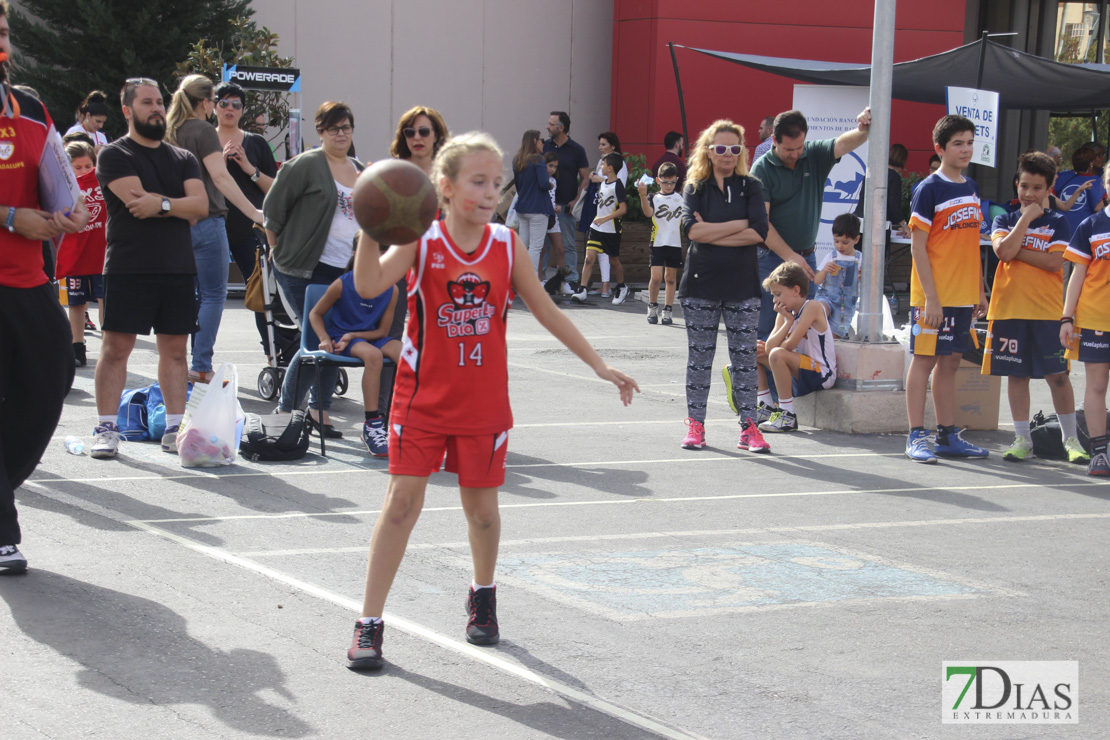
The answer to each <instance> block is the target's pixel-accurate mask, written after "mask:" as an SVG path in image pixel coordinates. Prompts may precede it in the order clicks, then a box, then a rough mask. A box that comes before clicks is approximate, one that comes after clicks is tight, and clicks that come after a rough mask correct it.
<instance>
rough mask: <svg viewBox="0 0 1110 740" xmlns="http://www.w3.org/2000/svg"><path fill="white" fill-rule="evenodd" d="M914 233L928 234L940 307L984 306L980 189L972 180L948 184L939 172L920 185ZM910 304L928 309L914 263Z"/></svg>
mask: <svg viewBox="0 0 1110 740" xmlns="http://www.w3.org/2000/svg"><path fill="white" fill-rule="evenodd" d="M910 212H911V216H910V229H911V230H912V229H920V230H922V231H925V232H928V235H929V237H928V240H927V241H926V243H925V244H926V249H927V253H928V255H929V266H930V267H931V268H932V272H933V282H934V283H935V284H936V288H937V297H938V298H940V305H941V306H973V305H976V304H978V303H979V287H980V280H981V279H982V268H981V267H980V266H979V225H980V222H981V221H982V220H983V214H982V211H981V210H980V207H979V186H978V185H976V184H975V181H974V180H972V179H970V178H964V181H963V182H955V181H953V180H949V179H948V178H947V177H945V176H944V175H942V174H941V173H940V172H939V171H937V172H934V173H933V174H931V175H929V176H928V177H926V178H925V179H924V180H922V181H921V187H919V188H918V189H917V192H915V193H914V196H913V201H912V203H911V204H910ZM910 305H912V306H917V307H921V306H924V305H925V290H924V289H923V288H922V287H921V279H920V278H919V277H918V274H917V264H916V262H915V263H914V266H913V275H912V277H911V282H910Z"/></svg>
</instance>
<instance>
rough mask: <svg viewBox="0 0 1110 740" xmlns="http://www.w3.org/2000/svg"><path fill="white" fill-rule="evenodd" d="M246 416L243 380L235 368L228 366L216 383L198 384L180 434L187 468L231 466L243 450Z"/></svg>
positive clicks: (221, 369) (220, 370)
mask: <svg viewBox="0 0 1110 740" xmlns="http://www.w3.org/2000/svg"><path fill="white" fill-rule="evenodd" d="M243 421H244V414H243V409H242V407H241V406H240V405H239V378H238V374H237V373H236V371H235V366H234V365H232V364H231V363H230V362H225V363H224V364H223V365H220V366H219V367H218V368H216V372H215V373H214V374H213V375H212V380H211V381H210V382H209V383H208V384H207V385H204V384H197V385H196V386H195V387H194V388H193V393H192V395H191V396H190V398H189V403H187V404H186V405H185V418H184V419H183V420H182V422H181V428H180V429H179V430H178V433H177V454H178V457H180V458H181V464H182V466H184V467H186V468H210V467H216V466H218V465H230V464H231V463H232V462H234V461H235V455H236V452H237V450H238V449H239V437H240V436H241V435H242V433H243Z"/></svg>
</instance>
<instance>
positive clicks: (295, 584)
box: [126, 521, 707, 740]
mask: <svg viewBox="0 0 1110 740" xmlns="http://www.w3.org/2000/svg"><path fill="white" fill-rule="evenodd" d="M126 524H129V525H131V526H133V527H136V528H137V529H140V530H142V531H145V532H148V533H150V534H153V535H156V536H158V537H162V538H164V539H167V540H169V541H171V542H174V543H176V544H178V545H181V546H182V547H185V548H188V549H190V550H192V551H194V552H198V553H200V554H202V555H206V556H207V557H210V558H213V559H215V560H220V561H223V562H225V563H228V564H230V565H235V566H238V567H240V568H243V569H245V570H249V571H253V572H254V573H257V574H259V575H262V576H265V577H266V578H269V579H271V580H274V581H277V582H279V583H284V584H285V585H287V586H290V587H292V588H296V589H298V590H300V591H303V592H304V593H307V594H309V595H311V596H314V597H316V598H318V599H321V600H323V601H328V602H330V603H332V604H335V605H337V606H340V607H342V608H344V609H347V610H348V611H351V612H354V613H355V614H360V613H361V612H362V604H360V603H359V602H357V601H356V600H354V599H349V598H347V597H345V596H342V595H340V594H337V593H334V592H332V591H328V590H327V589H325V588H322V587H320V586H317V585H316V584H313V583H308V582H307V581H302V580H300V579H298V578H294V577H292V576H290V575H288V574H286V573H283V572H281V571H278V570H274V569H273V568H269V567H267V566H265V565H262V564H261V563H256V562H254V561H252V560H249V559H247V558H243V557H241V556H238V555H233V554H232V553H230V552H227V551H226V550H221V549H220V548H218V547H211V546H209V545H202V544H200V543H198V542H194V541H193V540H190V539H189V538H187V537H182V536H180V535H177V534H174V533H172V532H168V531H166V530H164V529H161V528H159V527H155V526H152V525H150V524H148V523H146V522H141V521H129V522H126ZM382 619H384V620H385V622H386V623H388V624H389V627H390V629H396V630H400V631H401V632H405V633H407V634H409V635H411V636H413V637H416V638H418V639H421V640H425V641H427V642H430V643H432V644H434V645H437V646H439V647H441V648H444V649H446V650H450V651H451V652H454V653H457V654H459V655H461V656H463V657H466V658H469V659H471V660H473V661H475V662H479V663H484V664H486V665H488V666H490V667H492V668H495V669H497V670H498V671H501V672H503V673H506V674H508V675H510V676H515V677H517V678H520V679H523V680H525V681H527V682H529V683H532V684H535V685H536V686H540V687H542V688H545V689H547V690H549V691H553V692H555V693H556V694H560V695H562V696H564V697H565V698H567V699H569V700H571V701H573V702H577V703H579V704H582V705H585V706H587V707H590V708H591V709H594V710H596V711H598V712H602V713H604V714H607V715H609V716H610V717H615V718H616V719H618V720H620V721H622V722H624V723H626V724H629V725H632V726H633V727H639V728H641V729H643V730H646V731H648V732H651V733H653V734H655V735H658V736H660V737H665V738H671V739H673V740H707V739H706V738H705V737H703V736H702V735H698V734H696V733H693V732H690V731H688V730H683V729H680V728H677V727H672V726H670V725H668V724H666V723H664V722H663V721H662V720H659V719H656V718H655V717H652V716H650V715H648V714H646V713H644V712H640V711H637V710H634V709H630V708H628V707H624V706H621V705H620V704H616V703H614V702H611V701H606V700H605V699H601V698H599V697H596V696H593V695H591V694H587V693H585V692H583V691H579V690H578V689H575V688H573V687H571V686H567V685H566V684H564V683H561V682H559V681H555V680H553V679H551V678H548V677H547V676H544V675H542V674H539V673H536V672H535V671H532V670H529V669H528V668H525V667H524V666H522V665H520V664H518V663H514V662H512V661H511V660H507V659H506V658H504V657H501V655H499V654H498V653H496V652H494V651H491V650H489V649H488V648H478V647H475V646H473V645H470V644H468V643H465V642H460V641H459V640H455V639H452V638H450V637H447V636H446V635H443V634H441V633H439V632H436V631H435V630H432V629H430V628H428V627H425V626H423V625H421V624H418V623H416V622H413V621H412V620H409V619H405V618H404V617H401V616H398V615H396V614H393V613H389V612H387V613H383V614H382Z"/></svg>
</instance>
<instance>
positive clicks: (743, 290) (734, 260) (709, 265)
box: [679, 175, 767, 301]
mask: <svg viewBox="0 0 1110 740" xmlns="http://www.w3.org/2000/svg"><path fill="white" fill-rule="evenodd" d="M695 213H697V214H699V215H700V216H701V217H702V220H703V221H705V222H706V223H710V224H717V223H723V222H725V221H739V220H743V219H747V220H748V226H749V227H750V228H752V229H754V230H755V232H756V233H757V234H759V235H760V236H761V237H763V238H764V239H766V238H767V208H766V206H765V205H764V203H763V185H762V183H760V182H759V180H757V179H756V178H754V177H745V176H743V175H730V176H729V177H726V178H725V188H724V191H722V190H721V189H720V188H718V187H717V180H716V178H714V177H712V176H710V178H709V180H707V181H706V182H703V183H702V185H701V187H700V188H698V189H697V190H695V189H694V183H691V182H689V181H687V183H686V189H685V190H684V191H683V193H682V233H683V234H685V235H686V237H687V238H689V236H690V229H691V228H693V226H694V224H695V223H697V219H695V218H694V214H695ZM760 246H762V245H759V244H751V245H748V246H746V247H721V246H717V245H715V244H703V243H701V242H697V241H694V240H693V239H691V240H690V249H689V251H688V252H687V253H686V268H685V269H684V270H683V272H682V285H681V286H680V287H679V292H680V293H681V294H682V297H683V298H705V299H707V300H711V301H745V300H748V299H749V298H758V297H759V296H761V295H762V294H763V292H762V290H761V288H760V285H759V259H758V247H760Z"/></svg>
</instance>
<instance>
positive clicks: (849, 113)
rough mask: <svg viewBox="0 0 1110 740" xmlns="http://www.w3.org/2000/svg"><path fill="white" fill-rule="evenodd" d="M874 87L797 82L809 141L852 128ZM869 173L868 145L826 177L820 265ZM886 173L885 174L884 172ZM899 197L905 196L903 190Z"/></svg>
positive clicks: (832, 136)
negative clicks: (834, 226) (835, 227)
mask: <svg viewBox="0 0 1110 740" xmlns="http://www.w3.org/2000/svg"><path fill="white" fill-rule="evenodd" d="M870 94H871V91H870V88H866V87H856V86H852V85H795V86H794V107H795V108H797V109H798V110H800V111H801V112H802V113H803V114H805V117H806V124H807V125H808V126H809V133H808V134H806V141H818V140H820V139H835V138H836V137H838V136H840V135H841V134H842V133H844V132H845V131H851V130H852V129H854V128H855V127H856V126H857V125H859V122H858V121H857V120H856V116H858V115H859V114H860V111H862V110H863V109H864V108H866V107H867V104H868V102H869V101H868V98H869V96H870ZM866 173H867V144H866V143H865V144H864V145H863V146H861V147H859V148H858V149H856V150H855V151H852V152H849V153H848V154H846V155H844V156H843V157H841V159H840V162H839V163H838V164H837V165H836V166H835V167H833V168H832V172H830V173H829V177H828V179H827V180H825V202H824V205H823V206H822V208H821V226H820V228H819V229H818V231H817V244H816V248H817V253H816V254H815V256H816V257H817V264H821V260H822V259H823V258H824V256H825V254H827V253H828V252H831V251H832V250H833V241H832V222H833V219H835V218H836V217H837V216H839V215H840V214H842V213H851V212H852V211H854V210H855V208H856V204H857V203H859V199H860V197H861V196H862V194H863V181H864V177H865V175H866ZM883 176H884V177H885V176H886V175H885V173H884V175H883ZM897 197H899V198H900V197H902V194H901V193H898V194H897Z"/></svg>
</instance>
